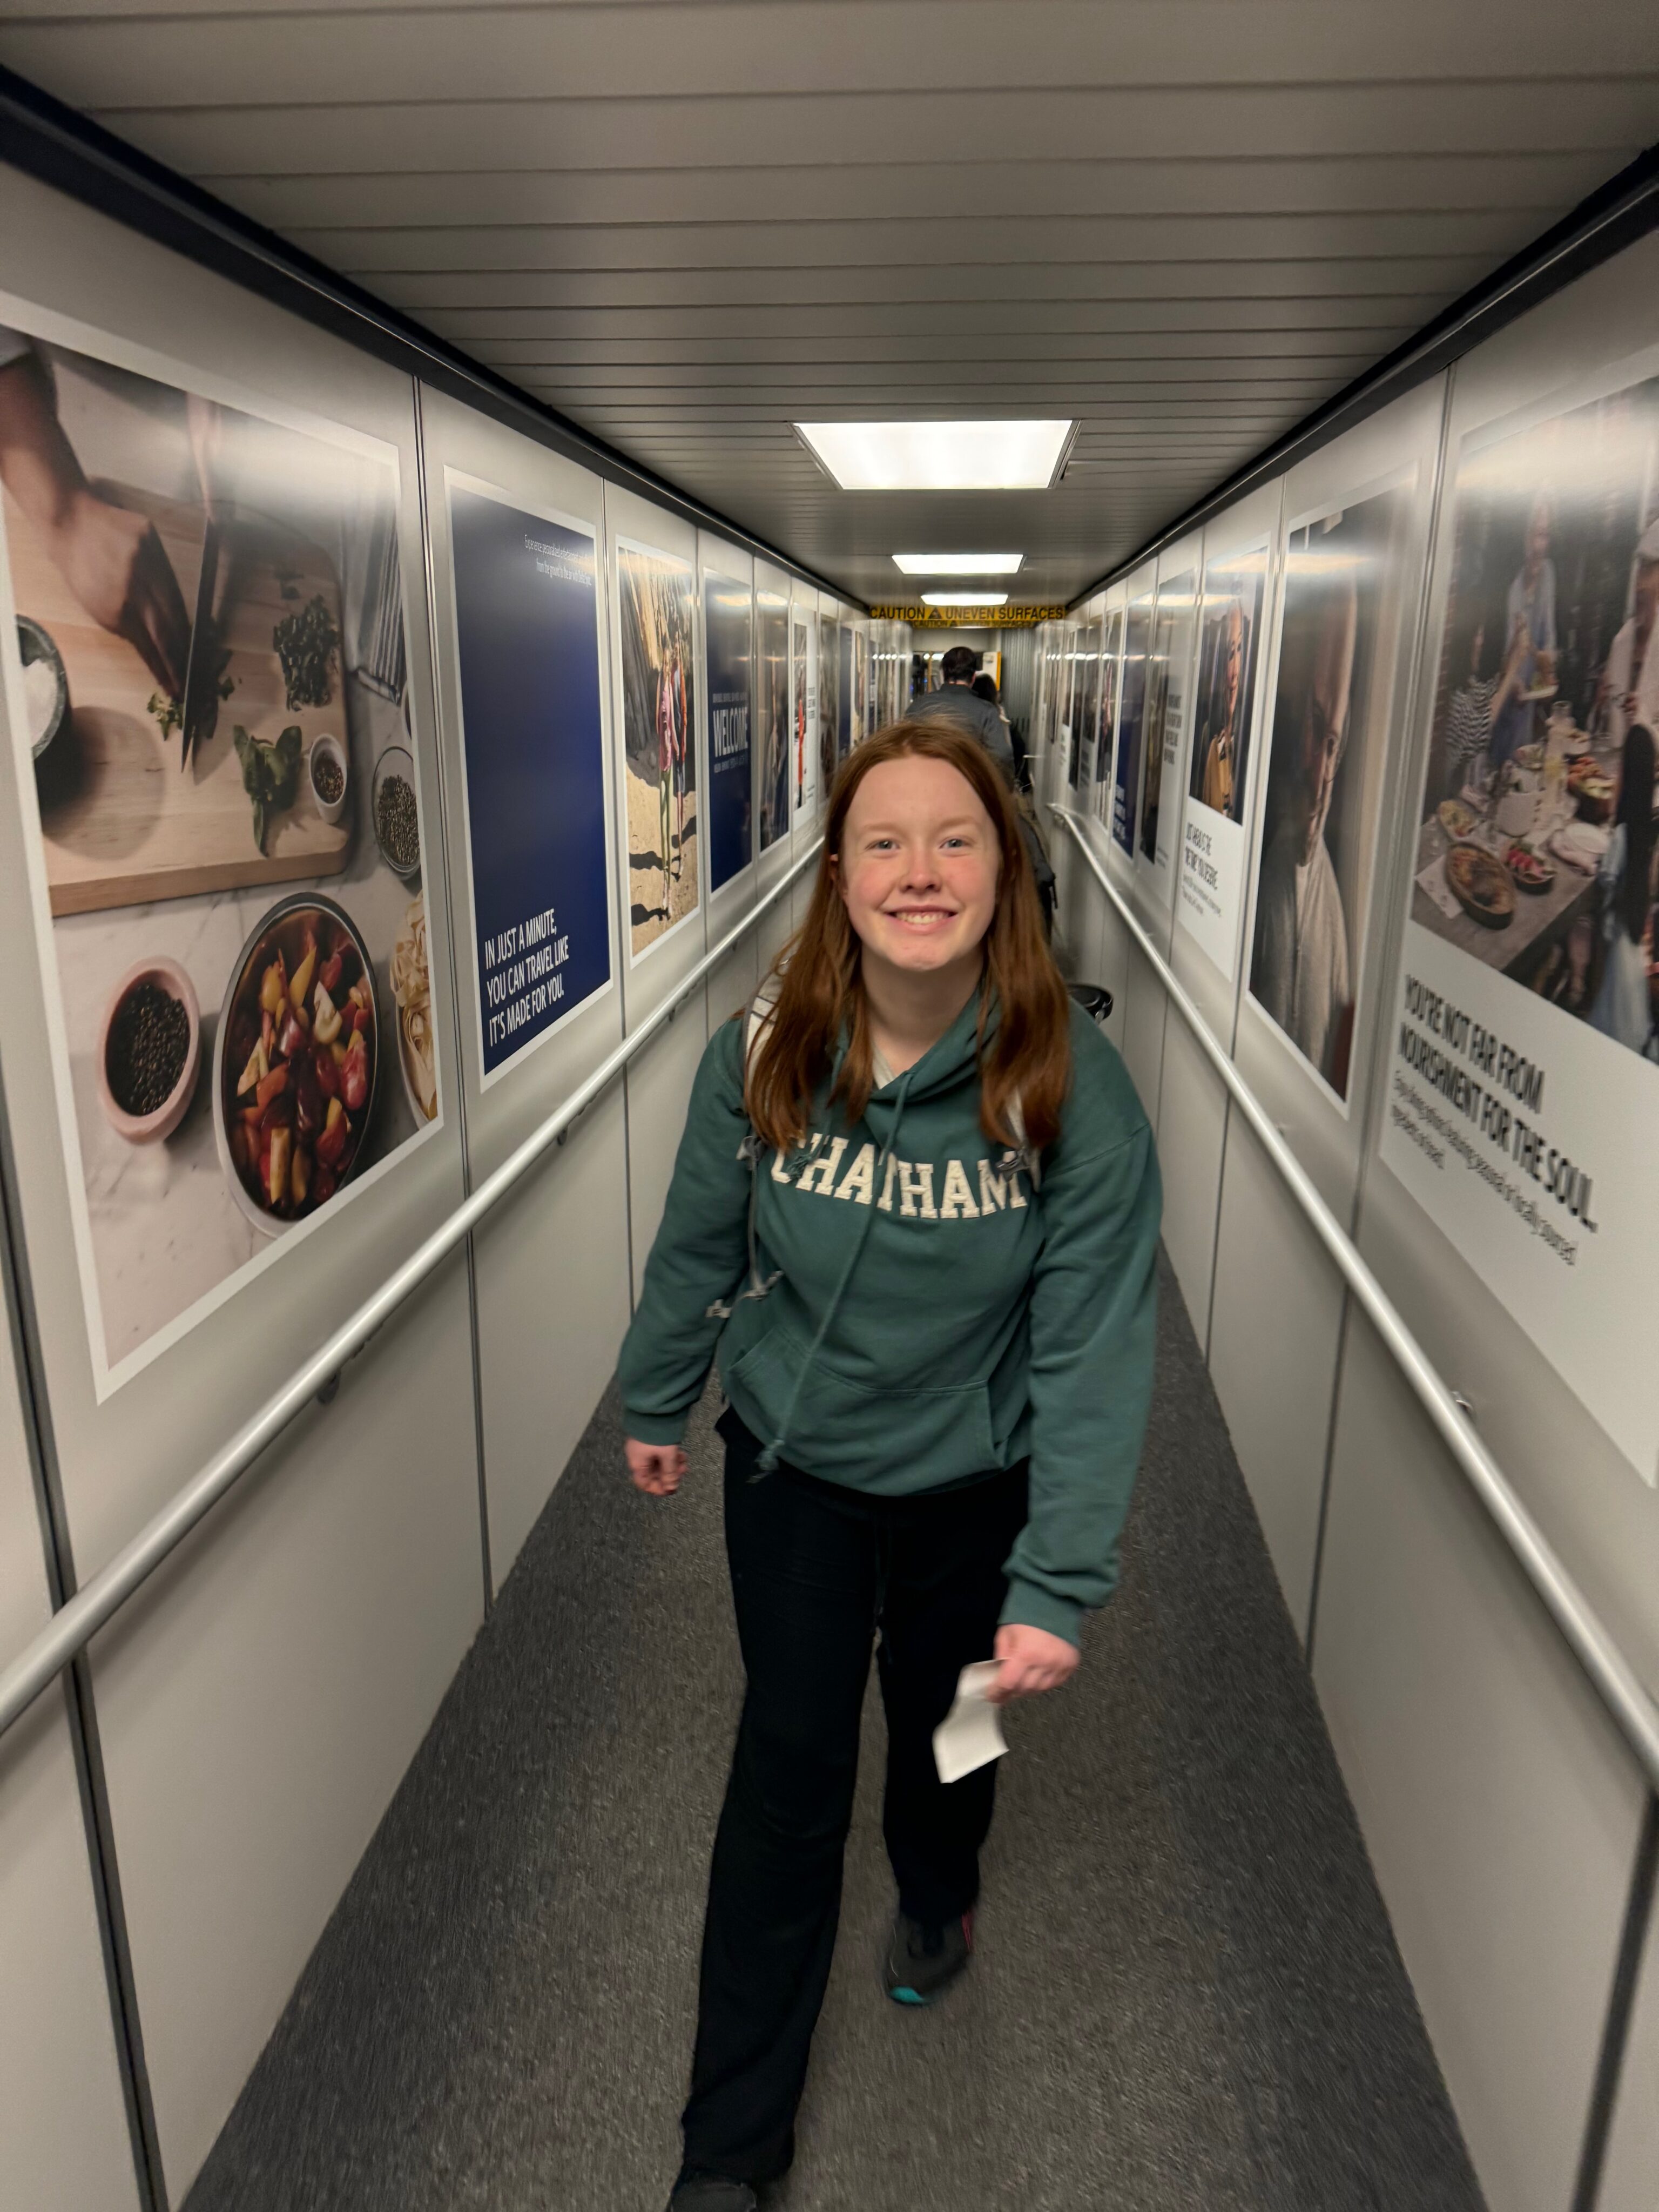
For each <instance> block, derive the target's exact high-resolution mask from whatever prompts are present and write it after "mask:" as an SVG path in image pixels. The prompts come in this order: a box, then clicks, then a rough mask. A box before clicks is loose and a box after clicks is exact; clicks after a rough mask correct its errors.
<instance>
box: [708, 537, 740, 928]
mask: <svg viewBox="0 0 1659 2212" xmlns="http://www.w3.org/2000/svg"><path fill="white" fill-rule="evenodd" d="M702 629H703V638H704V641H705V643H706V646H707V649H708V888H709V890H711V891H717V890H720V886H721V884H729V883H730V882H731V880H732V877H733V876H735V875H736V874H737V873H738V871H739V870H740V869H743V868H746V867H747V866H749V863H750V860H751V859H752V858H753V851H752V846H753V836H752V828H751V817H752V789H751V786H752V782H753V778H752V776H751V775H750V763H749V750H750V749H749V586H748V585H747V584H738V583H734V582H733V581H732V579H731V577H729V576H705V577H704V578H703V580H702Z"/></svg>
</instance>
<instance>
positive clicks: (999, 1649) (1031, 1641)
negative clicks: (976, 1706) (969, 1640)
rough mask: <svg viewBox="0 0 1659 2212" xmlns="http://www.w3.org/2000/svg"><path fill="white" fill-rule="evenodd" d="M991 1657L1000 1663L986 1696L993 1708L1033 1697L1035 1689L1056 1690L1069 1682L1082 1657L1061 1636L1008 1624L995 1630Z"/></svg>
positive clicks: (1042, 1630)
mask: <svg viewBox="0 0 1659 2212" xmlns="http://www.w3.org/2000/svg"><path fill="white" fill-rule="evenodd" d="M994 1656H995V1657H996V1658H998V1659H1000V1661H1001V1662H1002V1672H1001V1673H1000V1674H999V1675H998V1676H997V1678H996V1680H995V1681H994V1683H993V1684H992V1686H991V1688H990V1690H989V1692H987V1695H988V1696H989V1699H990V1701H991V1703H992V1704H993V1705H1006V1704H1007V1702H1008V1700H1009V1699H1011V1698H1030V1697H1035V1696H1036V1693H1037V1692H1038V1691H1039V1690H1057V1689H1058V1688H1059V1687H1060V1684H1061V1683H1062V1682H1069V1681H1070V1680H1071V1679H1072V1677H1073V1674H1076V1672H1077V1670H1078V1662H1079V1659H1080V1658H1081V1656H1082V1654H1081V1653H1080V1652H1079V1650H1078V1648H1077V1646H1076V1644H1068V1643H1067V1642H1066V1638H1064V1637H1063V1636H1050V1635H1049V1633H1048V1630H1047V1629H1046V1628H1027V1627H1025V1626H1023V1625H1022V1624H1020V1623H1019V1622H1017V1621H1010V1622H1009V1623H1008V1624H1007V1626H1006V1627H1003V1628H1000V1629H998V1631H997V1640H996V1644H995V1648H994Z"/></svg>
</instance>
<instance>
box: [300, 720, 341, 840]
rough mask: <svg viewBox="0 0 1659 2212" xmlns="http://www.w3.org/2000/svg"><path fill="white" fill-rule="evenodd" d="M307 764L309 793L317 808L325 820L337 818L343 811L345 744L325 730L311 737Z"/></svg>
mask: <svg viewBox="0 0 1659 2212" xmlns="http://www.w3.org/2000/svg"><path fill="white" fill-rule="evenodd" d="M307 770H308V772H309V774H310V776H311V795H312V797H313V799H315V800H316V802H317V811H318V812H319V814H320V815H321V816H322V817H323V819H324V821H325V822H337V821H338V820H339V818H340V817H341V816H342V815H343V813H344V812H345V802H346V777H347V769H346V756H345V747H344V746H343V744H341V743H340V741H339V739H338V738H331V737H329V736H327V735H326V734H325V735H324V736H322V737H319V738H313V739H312V741H311V753H310V757H309V759H308V760H307Z"/></svg>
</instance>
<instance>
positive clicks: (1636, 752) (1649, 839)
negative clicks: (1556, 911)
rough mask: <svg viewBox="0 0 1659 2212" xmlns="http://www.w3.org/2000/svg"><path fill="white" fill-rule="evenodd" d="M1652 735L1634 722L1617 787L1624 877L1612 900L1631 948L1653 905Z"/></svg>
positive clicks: (1638, 723)
mask: <svg viewBox="0 0 1659 2212" xmlns="http://www.w3.org/2000/svg"><path fill="white" fill-rule="evenodd" d="M1653 778H1654V744H1653V732H1652V731H1651V730H1650V729H1649V727H1648V726H1647V724H1646V723H1645V722H1633V723H1632V725H1631V728H1630V732H1629V735H1628V736H1627V737H1626V739H1625V773H1624V780H1623V781H1622V782H1621V783H1620V787H1619V819H1620V822H1622V823H1624V825H1625V874H1624V880H1623V881H1622V882H1621V883H1620V885H1619V888H1618V890H1617V891H1616V892H1615V894H1614V896H1615V898H1616V900H1617V902H1618V908H1619V919H1620V921H1622V922H1623V923H1624V925H1625V932H1626V935H1627V936H1628V937H1629V939H1630V941H1631V943H1632V945H1639V944H1640V943H1641V942H1642V939H1643V936H1644V933H1645V932H1646V929H1647V926H1648V909H1649V908H1650V906H1651V905H1652V904H1653V888H1652V886H1653Z"/></svg>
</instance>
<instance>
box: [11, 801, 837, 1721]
mask: <svg viewBox="0 0 1659 2212" xmlns="http://www.w3.org/2000/svg"><path fill="white" fill-rule="evenodd" d="M822 842H823V840H822V839H821V838H820V839H818V840H817V841H816V842H814V843H813V845H812V846H811V848H810V849H809V850H808V851H807V852H805V853H804V854H802V855H801V857H800V859H799V860H797V861H795V862H794V864H793V866H791V867H790V868H789V870H788V871H787V873H786V874H784V875H783V876H781V878H779V880H778V881H777V882H776V883H775V884H774V885H773V886H772V889H771V890H769V891H768V892H767V893H766V895H765V896H764V897H763V898H761V899H759V900H757V902H756V903H755V905H754V906H753V907H752V908H750V911H749V912H748V913H747V914H746V915H744V917H743V919H742V921H739V922H738V924H737V925H736V927H734V928H732V929H730V930H728V931H727V932H726V935H725V936H724V937H723V938H722V939H720V943H719V944H718V945H715V946H714V950H713V951H711V952H708V953H706V954H705V955H704V956H703V957H702V959H701V960H700V961H699V962H698V963H697V964H696V967H695V968H693V969H690V972H689V973H688V974H687V975H685V976H684V978H683V979H682V981H680V982H678V983H677V984H676V985H675V987H674V988H673V990H672V991H671V993H670V994H669V996H668V997H667V998H665V1000H663V1002H662V1004H661V1005H660V1006H659V1007H657V1009H656V1010H655V1012H653V1013H651V1014H650V1015H648V1016H647V1018H646V1019H645V1020H644V1021H642V1022H641V1024H640V1025H639V1027H638V1029H636V1030H635V1031H634V1032H633V1033H632V1035H631V1036H626V1037H624V1038H623V1041H622V1042H621V1043H620V1044H619V1045H618V1046H617V1049H616V1050H615V1051H614V1052H613V1053H611V1054H608V1055H607V1056H606V1058H605V1059H604V1060H601V1061H600V1063H599V1066H598V1067H596V1068H595V1069H594V1071H593V1073H592V1075H590V1076H589V1077H588V1079H587V1080H586V1082H585V1083H583V1084H581V1085H579V1086H578V1088H577V1089H576V1090H575V1091H573V1092H572V1093H571V1095H570V1097H568V1098H567V1099H566V1101H565V1103H564V1104H563V1105H562V1106H561V1107H560V1108H559V1109H558V1111H557V1112H556V1113H554V1114H550V1115H548V1117H547V1119H546V1120H545V1121H543V1122H540V1123H539V1124H538V1126H537V1127H536V1128H534V1129H532V1132H531V1133H530V1134H529V1136H527V1137H526V1139H525V1140H524V1142H523V1143H522V1144H521V1145H520V1146H518V1148H517V1150H516V1151H514V1152H511V1153H509V1154H508V1156H507V1158H506V1159H504V1160H503V1161H502V1162H501V1165H500V1167H498V1168H497V1169H496V1170H495V1172H494V1173H493V1174H492V1175H489V1176H486V1178H485V1179H484V1181H483V1182H481V1183H480V1184H479V1185H478V1188H477V1190H475V1191H474V1192H473V1194H472V1195H471V1198H469V1199H467V1200H465V1203H464V1204H463V1205H460V1206H457V1207H456V1209H455V1211H454V1212H453V1213H452V1214H450V1215H449V1216H448V1217H447V1219H445V1220H444V1221H442V1222H441V1223H440V1225H438V1227H437V1228H436V1229H435V1230H434V1231H433V1232H432V1234H431V1235H430V1236H429V1237H428V1238H427V1240H426V1242H425V1243H423V1244H422V1245H420V1246H418V1247H417V1248H416V1250H415V1251H414V1252H412V1253H411V1254H410V1257H409V1258H408V1259H407V1260H405V1261H404V1264H403V1265H402V1267H399V1268H398V1269H397V1270H396V1272H395V1273H392V1275H389V1276H388V1277H387V1279H386V1281H385V1282H384V1283H382V1284H381V1285H380V1289H379V1290H378V1291H375V1292H374V1296H373V1297H369V1298H367V1299H365V1300H364V1302H363V1304H362V1305H360V1306H359V1307H358V1308H357V1310H356V1312H355V1313H354V1314H353V1315H352V1316H351V1317H350V1318H349V1320H348V1321H345V1322H342V1323H341V1325H340V1327H339V1328H337V1329H336V1330H335V1332H334V1334H333V1335H332V1336H331V1337H330V1338H329V1339H328V1340H327V1341H326V1342H325V1344H324V1345H323V1346H321V1348H320V1349H319V1351H317V1352H313V1355H312V1357H311V1358H309V1359H308V1360H307V1362H306V1364H305V1365H304V1366H303V1367H301V1369H300V1370H298V1372H297V1373H295V1375H293V1376H290V1377H289V1380H288V1381H287V1382H286V1383H284V1384H283V1387H282V1389H280V1390H278V1391H277V1392H276V1394H275V1395H274V1396H272V1397H270V1398H267V1399H266V1401H265V1402H264V1405H263V1406H262V1407H260V1408H259V1410H258V1413H255V1414H254V1416H253V1418H252V1419H251V1420H250V1421H247V1422H246V1423H245V1424H244V1425H243V1426H242V1427H241V1428H240V1429H239V1430H238V1431H236V1434H235V1435H234V1437H232V1438H231V1439H230V1442H229V1443H228V1444H226V1445H224V1446H223V1447H222V1449H220V1450H219V1451H218V1452H216V1454H215V1455H214V1456H213V1457H212V1458H211V1459H210V1461H209V1462H208V1463H207V1465H206V1466H205V1467H204V1468H202V1469H201V1471H200V1472H199V1473H198V1474H196V1475H194V1476H192V1478H191V1480H190V1481H188V1482H187V1483H186V1484H185V1486H184V1488H183V1489H182V1490H179V1491H178V1492H175V1494H174V1495H173V1497H172V1498H170V1499H169V1500H168V1501H167V1504H165V1505H164V1506H163V1507H162V1508H161V1511H160V1512H159V1513H158V1514H156V1516H155V1518H154V1519H153V1520H151V1521H149V1522H146V1523H145V1525H144V1526H143V1528H141V1529H140V1530H139V1532H138V1534H137V1535H136V1536H135V1537H134V1538H133V1540H132V1541H131V1543H130V1544H128V1545H127V1546H126V1547H125V1550H123V1551H120V1552H118V1553H116V1555H115V1557H114V1558H113V1559H111V1560H110V1561H109V1563H108V1564H107V1565H105V1566H102V1567H100V1569H99V1570H98V1571H97V1573H96V1574H94V1575H93V1576H91V1577H88V1580H87V1582H86V1583H84V1584H83V1585H82V1588H81V1589H79V1590H77V1591H76V1594H75V1595H74V1596H73V1597H71V1598H70V1599H68V1600H66V1601H65V1602H64V1605H62V1606H61V1607H59V1609H58V1612H56V1613H54V1614H53V1615H52V1620H51V1623H50V1625H49V1626H47V1627H46V1628H44V1629H43V1630H42V1631H41V1632H40V1635H39V1636H37V1637H36V1638H34V1640H33V1643H32V1644H27V1645H26V1646H25V1648H24V1650H23V1651H22V1653H21V1656H19V1657H18V1658H17V1659H15V1660H14V1661H13V1662H12V1663H11V1665H10V1666H9V1667H8V1668H6V1669H5V1671H4V1672H3V1673H0V1736H3V1735H4V1734H5V1732H6V1730H7V1729H9V1727H10V1726H11V1725H12V1723H13V1722H14V1721H15V1720H16V1719H17V1718H18V1717H19V1716H20V1715H21V1714H22V1713H24V1712H26V1711H27V1710H28V1708H29V1706H30V1705H33V1702H34V1700H35V1699H37V1698H38V1697H39V1696H40V1693H41V1692H42V1691H43V1690H45V1689H46V1688H47V1687H48V1686H50V1685H51V1683H52V1680H54V1679H55V1677H56V1676H57V1675H58V1674H61V1673H62V1671H63V1669H64V1668H65V1667H67V1666H68V1665H69V1663H70V1661H71V1660H72V1659H74V1658H75V1657H76V1656H77V1655H78V1654H79V1653H80V1652H81V1651H82V1650H85V1648H86V1646H87V1645H88V1644H89V1643H90V1642H91V1641H92V1638H94V1636H95V1635H96V1634H97V1633H98V1632H99V1630H100V1628H102V1627H103V1626H105V1625H106V1622H108V1621H109V1620H112V1618H113V1616H114V1615H115V1614H116V1613H118V1611H119V1610H120V1608H121V1607H122V1606H123V1605H125V1602H126V1601H127V1600H128V1599H129V1598H130V1597H131V1595H132V1594H133V1592H134V1591H135V1590H136V1589H137V1588H138V1587H139V1585H140V1584H141V1583H143V1582H144V1581H145V1580H146V1579H147V1578H148V1577H149V1576H150V1575H152V1574H154V1572H155V1570H156V1568H157V1567H159V1566H160V1565H161V1562H162V1561H163V1560H164V1559H166V1558H167V1555H168V1553H170V1552H172V1551H173V1549H174V1548H175V1547H176V1546H178V1545H179V1544H180V1543H182V1542H183V1541H184V1539H185V1537H186V1536H187V1535H188V1534H190V1532H191V1529H192V1528H195V1526H196V1524H197V1522H198V1521H200V1520H201V1519H202V1518H203V1517H204V1515H206V1514H207V1513H209V1512H210V1511H211V1510H212V1509H213V1507H214V1506H215V1505H216V1504H218V1502H219V1500H220V1499H221V1498H222V1497H223V1496H224V1495H225V1493H226V1492H227V1491H228V1490H230V1489H231V1488H233V1487H234V1485H235V1483H236V1482H237V1481H238V1480H239V1479H240V1477H241V1476H242V1475H243V1474H246V1471H247V1469H248V1468H250V1467H251V1466H252V1464H253V1462H254V1461H255V1460H256V1459H257V1458H258V1456H259V1455H260V1453H261V1452H262V1451H264V1449H265V1447H266V1446H267V1445H268V1444H269V1443H272V1442H273V1441H274V1440H275V1438H276V1437H279V1436H280V1435H281V1434H282V1432H283V1430H284V1429H285V1428H286V1427H287V1426H288V1425H289V1422H290V1421H291V1420H293V1419H294V1418H295V1415H296V1414H298V1413H301V1412H302V1411H303V1410H304V1408H305V1407H307V1405H309V1404H310V1402H311V1401H312V1400H313V1398H314V1397H315V1396H316V1395H317V1393H318V1391H319V1389H322V1388H323V1386H324V1385H325V1383H328V1382H329V1381H330V1380H331V1377H333V1376H336V1375H337V1374H338V1373H339V1371H340V1370H341V1368H342V1367H343V1366H344V1364H345V1363H346V1362H347V1360H349V1358H352V1357H353V1356H354V1354H356V1352H361V1351H362V1349H363V1346H365V1345H366V1344H367V1343H368V1340H369V1339H370V1338H371V1337H372V1336H374V1334H376V1333H377V1332H378V1331H379V1330H380V1328H381V1327H382V1326H383V1324H384V1323H385V1322H386V1321H387V1320H388V1319H389V1318H390V1317H391V1316H392V1314H393V1313H395V1312H396V1310H398V1307H399V1306H400V1305H401V1304H403V1303H404V1299H405V1298H407V1297H410V1296H411V1295H412V1293H413V1292H414V1291H416V1290H418V1289H419V1287H420V1285H422V1283H423V1282H425V1280H426V1279H427V1278H428V1275H430V1274H432V1273H434V1272H435V1269H436V1268H438V1267H441V1265H442V1263H443V1262H444V1261H445V1260H447V1258H448V1257H449V1255H450V1254H451V1253H452V1252H453V1251H454V1250H455V1249H456V1247H457V1246H458V1245H459V1243H461V1242H462V1240H463V1239H464V1238H465V1237H466V1236H467V1234H468V1233H469V1231H471V1230H473V1229H474V1228H476V1227H477V1225H478V1223H479V1222H480V1221H482V1220H483V1218H484V1216H485V1214H487V1213H488V1212H489V1211H490V1210H491V1208H492V1207H494V1206H498V1205H499V1204H500V1203H501V1200H502V1199H503V1198H505V1197H506V1195H507V1193H508V1191H510V1190H511V1189H512V1188H513V1185H514V1184H515V1183H516V1182H519V1181H520V1179H521V1178H522V1177H523V1176H525V1175H526V1174H527V1173H528V1172H529V1170H531V1169H532V1167H533V1166H534V1165H535V1164H536V1162H537V1161H538V1159H540V1158H541V1157H542V1155H543V1153H544V1152H547V1151H549V1150H550V1148H551V1147H552V1146H555V1145H557V1144H562V1142H563V1140H564V1139H565V1137H566V1136H567V1135H568V1133H569V1131H570V1129H571V1128H572V1127H573V1126H574V1124H575V1123H576V1122H577V1121H580V1118H581V1116H582V1115H584V1114H585V1113H586V1111H587V1109H588V1108H589V1107H590V1106H591V1105H592V1104H593V1103H594V1101H595V1100H596V1099H597V1098H599V1097H600V1096H601V1095H602V1093H603V1092H604V1091H606V1090H608V1089H609V1087H610V1085H611V1084H612V1083H614V1082H615V1081H616V1079H617V1077H618V1076H619V1075H620V1074H621V1073H622V1072H623V1069H624V1068H625V1067H627V1066H628V1065H629V1062H630V1061H631V1060H635V1059H636V1058H637V1057H638V1055H639V1054H641V1052H642V1051H643V1050H644V1049H645V1048H646V1046H647V1044H649V1043H650V1042H651V1040H652V1039H653V1037H654V1036H656V1035H657V1033H658V1031H659V1030H664V1029H665V1028H666V1027H667V1026H668V1024H669V1023H670V1022H671V1021H672V1020H673V1018H674V1016H675V1014H676V1012H678V1009H679V1008H680V1007H681V1006H684V1003H685V1001H686V1000H687V999H688V998H690V995H691V994H692V993H693V992H694V991H695V990H696V988H697V987H698V986H699V985H700V984H702V983H705V982H706V981H708V977H709V976H710V975H712V974H713V973H714V969H716V968H718V967H719V966H720V963H721V961H722V960H724V959H725V958H726V956H727V955H728V954H729V953H730V952H731V951H732V949H733V947H734V946H735V945H738V943H739V942H740V941H741V940H742V939H743V938H744V937H745V936H746V935H747V934H748V933H749V932H750V930H751V929H753V928H754V927H755V925H756V924H757V922H758V921H760V920H761V919H762V917H763V915H766V914H767V913H768V912H769V910H770V908H773V907H774V906H775V905H776V904H777V902H778V901H779V900H780V899H781V897H782V896H783V895H784V893H785V892H786V891H787V890H788V889H789V887H790V885H791V884H793V883H794V881H795V880H796V878H798V877H799V875H800V874H801V872H802V871H803V870H804V869H805V868H806V867H808V866H810V865H811V862H812V861H813V860H815V859H816V858H817V851H818V846H819V845H820V844H821V843H822Z"/></svg>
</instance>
